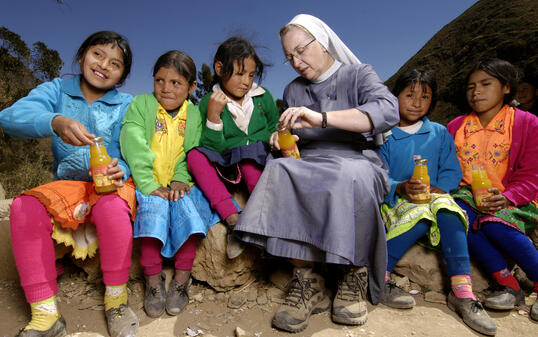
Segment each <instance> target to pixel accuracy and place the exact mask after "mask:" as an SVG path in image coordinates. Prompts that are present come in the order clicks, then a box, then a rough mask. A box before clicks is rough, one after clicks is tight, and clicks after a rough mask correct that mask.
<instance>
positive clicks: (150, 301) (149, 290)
mask: <svg viewBox="0 0 538 337" xmlns="http://www.w3.org/2000/svg"><path fill="white" fill-rule="evenodd" d="M160 276H161V283H159V285H158V286H157V287H151V286H150V285H149V281H148V276H147V275H144V277H145V278H146V290H145V292H144V310H145V311H146V314H147V315H148V316H149V317H152V318H157V317H160V316H161V315H162V314H163V312H164V307H165V303H166V297H165V296H166V289H165V285H164V282H165V279H166V275H165V274H164V273H163V272H161V275H160Z"/></svg>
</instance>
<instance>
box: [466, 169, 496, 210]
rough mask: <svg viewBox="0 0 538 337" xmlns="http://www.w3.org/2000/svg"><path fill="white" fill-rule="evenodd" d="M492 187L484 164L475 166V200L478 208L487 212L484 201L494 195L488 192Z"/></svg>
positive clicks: (473, 187) (473, 183) (473, 186)
mask: <svg viewBox="0 0 538 337" xmlns="http://www.w3.org/2000/svg"><path fill="white" fill-rule="evenodd" d="M490 187H491V180H489V178H488V173H487V172H486V168H485V167H484V164H473V182H472V183H471V188H472V189H473V198H474V201H475V204H476V207H478V209H480V210H485V208H484V200H483V199H484V198H487V197H490V196H492V195H493V193H491V192H489V191H488V189H489V188H490Z"/></svg>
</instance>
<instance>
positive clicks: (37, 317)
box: [24, 296, 60, 331]
mask: <svg viewBox="0 0 538 337" xmlns="http://www.w3.org/2000/svg"><path fill="white" fill-rule="evenodd" d="M30 308H31V309H32V320H31V321H30V323H28V325H27V326H26V327H25V328H24V330H39V331H45V330H48V329H50V327H51V326H53V325H54V323H55V322H56V321H57V320H58V319H59V318H60V313H59V312H58V306H57V304H56V296H52V297H49V298H47V299H45V300H43V301H39V302H32V303H30Z"/></svg>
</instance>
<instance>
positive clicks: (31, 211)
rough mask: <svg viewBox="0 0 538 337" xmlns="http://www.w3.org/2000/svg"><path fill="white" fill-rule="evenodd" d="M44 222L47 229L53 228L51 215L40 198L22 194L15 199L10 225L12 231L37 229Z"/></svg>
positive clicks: (12, 205)
mask: <svg viewBox="0 0 538 337" xmlns="http://www.w3.org/2000/svg"><path fill="white" fill-rule="evenodd" d="M42 224H44V225H45V227H44V228H45V229H46V230H50V229H51V228H52V224H51V221H50V216H49V215H48V213H47V210H46V208H45V206H43V204H42V203H41V202H40V201H39V199H38V198H36V197H33V196H29V195H21V196H18V197H16V198H15V199H13V202H12V203H11V207H10V227H11V232H12V233H13V232H15V231H17V232H21V231H25V230H26V229H29V230H31V231H36V229H37V228H38V227H39V226H40V225H42Z"/></svg>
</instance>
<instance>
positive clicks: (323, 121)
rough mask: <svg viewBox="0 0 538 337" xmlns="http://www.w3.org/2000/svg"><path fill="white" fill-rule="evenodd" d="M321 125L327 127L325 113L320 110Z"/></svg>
mask: <svg viewBox="0 0 538 337" xmlns="http://www.w3.org/2000/svg"><path fill="white" fill-rule="evenodd" d="M321 127H322V128H323V129H325V128H326V127H327V113H326V112H321Z"/></svg>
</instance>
